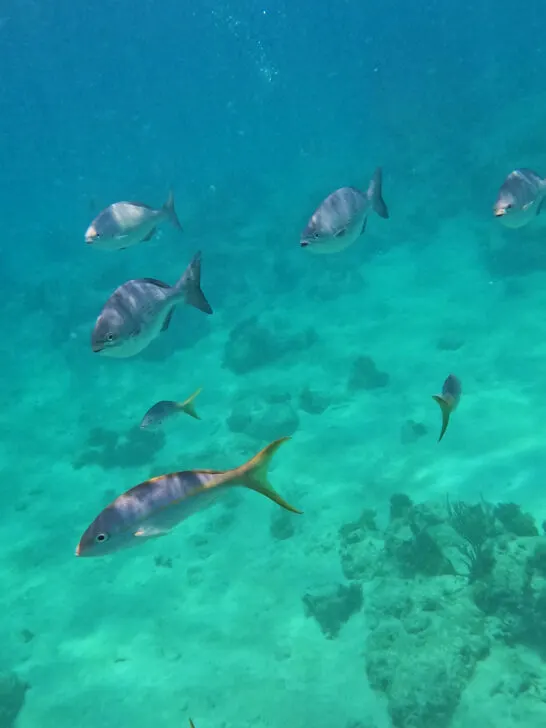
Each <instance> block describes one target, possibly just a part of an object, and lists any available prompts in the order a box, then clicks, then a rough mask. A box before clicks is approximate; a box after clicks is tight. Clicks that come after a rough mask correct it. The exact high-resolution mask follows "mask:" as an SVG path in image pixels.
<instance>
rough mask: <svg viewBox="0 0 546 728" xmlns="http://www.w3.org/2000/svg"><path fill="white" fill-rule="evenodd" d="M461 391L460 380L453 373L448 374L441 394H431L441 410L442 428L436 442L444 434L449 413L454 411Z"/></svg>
mask: <svg viewBox="0 0 546 728" xmlns="http://www.w3.org/2000/svg"><path fill="white" fill-rule="evenodd" d="M461 392H462V389H461V382H460V380H459V379H458V378H457V377H456V376H455V375H454V374H450V375H449V377H448V378H447V379H446V380H445V382H444V385H443V387H442V394H433V395H432V399H433V400H434V401H435V402H438V404H439V405H440V409H441V410H442V429H441V430H440V437H439V438H438V442H440V440H441V439H442V437H443V436H444V435H445V432H446V430H447V426H448V425H449V418H450V416H451V413H452V412H454V411H455V410H456V409H457V407H458V405H459V401H460V399H461Z"/></svg>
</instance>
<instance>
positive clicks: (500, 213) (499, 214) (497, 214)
mask: <svg viewBox="0 0 546 728" xmlns="http://www.w3.org/2000/svg"><path fill="white" fill-rule="evenodd" d="M493 212H494V215H495V217H502V216H503V215H506V210H505V209H504V208H503V207H501V208H500V209H499V210H494V211H493Z"/></svg>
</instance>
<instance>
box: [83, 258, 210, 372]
mask: <svg viewBox="0 0 546 728" xmlns="http://www.w3.org/2000/svg"><path fill="white" fill-rule="evenodd" d="M200 283H201V253H197V254H196V255H195V256H194V258H193V260H192V261H191V263H190V264H189V265H188V267H187V268H186V270H185V272H184V274H183V276H182V278H180V280H179V281H178V283H176V285H174V286H169V285H168V284H167V283H163V282H162V281H158V280H157V279H155V278H137V279H135V280H132V281H127V283H124V284H123V285H122V286H119V288H116V290H115V291H114V293H112V295H111V296H110V298H109V299H108V300H107V301H106V303H105V305H104V307H103V309H102V311H101V313H100V315H99V317H98V318H97V321H96V323H95V326H94V328H93V332H92V334H91V348H92V349H93V351H94V352H96V353H97V354H102V355H103V356H111V357H117V358H123V359H124V358H127V357H130V356H134V355H135V354H138V353H139V352H141V351H142V350H143V349H145V348H146V347H147V346H148V345H149V344H150V343H151V342H152V341H153V340H154V339H155V338H156V337H157V336H159V334H160V333H161V332H162V331H166V330H167V329H168V327H169V324H170V322H171V318H172V315H173V313H174V309H175V308H176V306H177V305H178V304H179V303H182V302H184V303H187V304H189V305H190V306H194V307H195V308H198V309H199V310H200V311H203V312H204V313H208V314H211V313H212V308H211V307H210V305H209V302H208V301H207V299H206V298H205V295H204V294H203V291H202V290H201V285H200Z"/></svg>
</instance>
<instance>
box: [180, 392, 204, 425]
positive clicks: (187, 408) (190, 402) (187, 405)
mask: <svg viewBox="0 0 546 728" xmlns="http://www.w3.org/2000/svg"><path fill="white" fill-rule="evenodd" d="M200 391H201V387H199V389H197V390H196V391H195V392H194V393H193V394H192V395H190V396H189V397H188V399H187V400H185V401H184V402H182V403H181V404H180V409H181V410H182V412H185V413H186V414H187V415H189V416H190V417H195V419H196V420H200V419H201V418H200V417H199V415H198V414H197V410H196V409H195V405H194V400H195V398H196V397H197V395H198V394H199V392H200Z"/></svg>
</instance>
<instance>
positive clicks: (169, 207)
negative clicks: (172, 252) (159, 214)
mask: <svg viewBox="0 0 546 728" xmlns="http://www.w3.org/2000/svg"><path fill="white" fill-rule="evenodd" d="M163 211H164V212H165V214H166V215H167V217H168V218H169V220H170V221H171V223H172V224H173V225H174V226H175V228H177V230H180V231H182V230H183V228H182V225H181V224H180V220H179V219H178V215H177V214H176V210H175V209H174V193H173V191H172V190H169V196H168V197H167V202H165V204H164V205H163Z"/></svg>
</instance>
